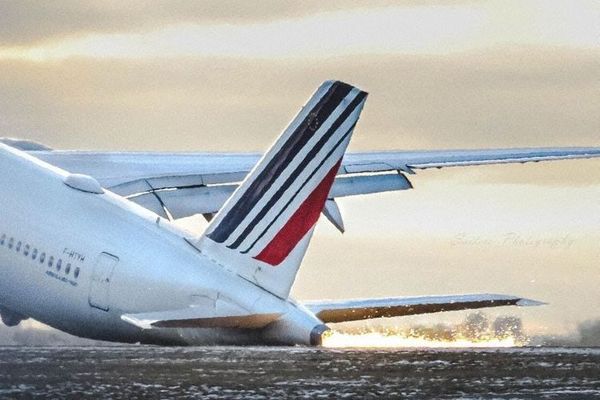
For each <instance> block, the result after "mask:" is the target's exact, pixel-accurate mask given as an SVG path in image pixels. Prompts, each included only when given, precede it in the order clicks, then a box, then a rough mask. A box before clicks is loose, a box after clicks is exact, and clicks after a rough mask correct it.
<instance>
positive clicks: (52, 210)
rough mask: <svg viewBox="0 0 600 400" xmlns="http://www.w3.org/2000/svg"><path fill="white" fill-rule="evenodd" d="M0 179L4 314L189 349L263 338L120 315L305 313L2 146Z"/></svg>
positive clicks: (160, 225)
mask: <svg viewBox="0 0 600 400" xmlns="http://www.w3.org/2000/svg"><path fill="white" fill-rule="evenodd" d="M0 171H1V172H0V199H1V202H0V216H1V217H0V236H1V235H2V234H6V235H7V239H6V243H5V244H4V245H3V246H0V305H2V306H4V307H6V308H7V309H10V310H12V311H14V312H17V313H20V314H23V315H25V316H28V317H31V318H33V319H36V320H38V321H41V322H43V323H45V324H48V325H50V326H52V327H55V328H57V329H60V330H63V331H66V332H69V333H72V334H74V335H77V336H82V337H88V338H93V339H102V340H112V341H123V342H152V343H186V344H192V343H194V344H195V343H206V342H210V343H231V342H235V343H239V342H242V343H243V342H256V341H257V340H261V339H260V338H257V336H256V332H253V331H239V330H238V331H236V330H218V331H215V330H209V329H157V330H155V329H152V330H141V329H138V328H136V327H133V326H131V325H130V324H128V323H126V322H124V321H122V320H121V315H122V314H125V313H142V312H153V311H164V310H175V309H182V308H185V307H189V306H190V304H194V302H195V301H197V299H199V298H206V297H211V298H214V297H217V296H226V297H227V298H228V299H230V301H231V302H233V303H235V304H236V305H238V306H240V307H241V308H243V309H246V310H248V311H249V312H261V311H262V310H268V311H272V310H274V309H278V310H282V311H283V312H284V313H292V314H293V313H298V312H300V313H304V310H302V309H301V308H300V307H297V306H296V305H295V303H293V301H291V300H282V299H279V298H277V297H275V296H273V295H271V294H270V293H268V292H266V291H264V290H263V289H261V288H259V287H257V286H255V285H254V284H252V283H250V282H248V281H246V280H243V279H241V278H239V277H237V276H235V275H233V274H231V273H230V272H227V271H225V270H224V269H223V268H220V267H219V266H218V265H216V264H214V263H213V261H211V260H209V259H208V258H206V257H205V256H203V255H202V254H201V253H199V252H198V251H197V250H196V249H195V248H193V247H192V246H190V245H189V244H188V243H187V242H186V241H185V240H184V238H183V237H184V235H185V233H184V232H183V231H181V230H179V228H177V227H175V226H174V225H172V224H170V223H169V222H168V221H166V220H162V219H160V220H159V219H158V216H157V215H156V214H153V213H151V212H149V211H147V210H146V209H144V208H142V207H140V206H137V205H135V204H133V203H131V202H129V201H127V200H125V199H123V198H121V197H119V196H117V195H115V194H113V193H111V192H108V191H106V192H105V193H104V194H93V193H86V192H82V191H79V190H77V189H73V188H71V187H69V186H67V185H65V184H64V183H63V179H64V178H65V176H67V175H68V173H67V172H65V171H63V170H60V169H58V168H55V167H53V166H50V165H48V164H45V163H43V162H41V161H39V160H38V159H36V158H33V157H31V156H28V155H27V154H25V153H23V152H21V151H18V150H15V149H12V148H10V147H8V146H5V145H2V144H0ZM11 237H12V238H14V241H15V245H16V243H17V242H18V241H20V242H21V249H20V251H19V252H17V251H16V248H15V245H13V248H12V249H9V248H8V240H9V239H10V238H11ZM26 245H29V254H28V255H27V256H25V255H24V247H25V246H26ZM34 249H37V253H38V254H37V258H36V259H35V260H34V259H33V257H32V252H33V251H34ZM103 252H105V253H108V254H111V255H114V256H115V257H118V259H119V261H118V263H117V265H116V267H115V269H114V273H113V275H112V277H111V278H110V290H109V294H110V298H109V306H110V308H109V310H108V311H103V310H100V309H97V308H94V307H92V306H90V303H89V293H90V284H91V277H92V272H93V269H94V265H95V262H96V260H97V259H98V257H99V255H100V254H101V253H103ZM41 253H45V254H46V259H45V261H44V263H43V264H42V263H40V255H41ZM50 257H54V263H53V266H52V267H50V266H49V265H48V261H49V258H50ZM58 259H62V268H61V270H60V271H57V269H56V263H57V261H58ZM67 263H71V264H72V267H71V271H70V273H69V274H66V273H65V266H66V264H67ZM76 267H78V268H79V269H80V273H79V276H78V277H77V278H75V277H74V270H75V268H76Z"/></svg>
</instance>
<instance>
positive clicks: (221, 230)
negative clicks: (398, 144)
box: [195, 81, 367, 298]
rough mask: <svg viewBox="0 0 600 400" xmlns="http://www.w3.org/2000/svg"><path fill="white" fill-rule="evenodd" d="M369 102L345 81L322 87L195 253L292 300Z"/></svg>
mask: <svg viewBox="0 0 600 400" xmlns="http://www.w3.org/2000/svg"><path fill="white" fill-rule="evenodd" d="M366 96H367V93H366V92H363V91H361V90H360V89H357V88H355V87H353V86H350V85H348V84H346V83H343V82H339V81H327V82H325V83H323V84H322V85H321V86H320V87H319V89H317V91H316V92H315V93H314V95H313V96H312V97H311V99H310V100H309V101H308V103H307V104H306V105H305V106H304V107H303V108H302V110H301V111H300V113H299V114H298V115H297V116H296V118H294V119H293V120H292V122H291V123H290V124H289V126H288V127H287V128H286V129H285V130H284V131H283V133H282V134H281V136H280V137H279V138H278V139H277V141H276V142H275V143H274V144H273V145H272V146H271V148H270V149H269V150H268V151H267V152H266V154H265V155H264V156H263V158H262V159H261V160H260V161H259V162H258V163H257V165H256V166H255V167H254V169H253V170H252V171H251V172H250V174H249V175H248V176H247V177H246V179H245V180H244V182H242V184H241V185H240V186H239V188H238V189H237V190H236V191H235V192H234V193H233V194H232V196H231V198H229V200H228V201H227V202H226V203H225V205H224V206H223V207H222V208H221V211H220V212H219V213H218V214H217V216H216V217H215V219H214V220H213V221H212V222H211V224H210V225H209V227H208V228H207V230H206V233H205V234H204V235H203V236H202V237H201V238H200V239H199V240H198V241H197V242H196V243H195V246H196V247H197V248H198V249H199V250H200V251H201V252H202V253H204V254H206V255H207V256H208V257H210V258H212V259H213V260H215V261H216V262H217V263H218V264H220V265H222V266H223V267H224V268H226V269H229V270H231V271H232V272H234V273H236V274H238V275H240V276H242V277H243V278H245V279H247V280H249V281H252V282H254V283H256V284H257V285H259V286H261V287H263V288H264V289H266V290H268V291H269V292H271V293H273V294H275V295H277V296H280V297H282V298H287V296H288V295H289V291H290V289H291V286H292V284H293V282H294V279H295V277H296V273H297V272H298V268H299V267H300V263H301V261H302V259H303V257H304V254H305V253H306V249H307V247H308V243H309V241H310V238H311V236H312V233H313V230H314V227H315V224H316V223H317V220H318V218H319V215H320V213H321V211H322V210H323V206H324V204H325V201H326V200H327V196H328V194H329V191H330V189H331V186H332V184H333V182H334V179H335V176H336V175H337V172H338V169H339V168H340V164H341V161H342V157H343V156H344V153H345V151H346V147H347V146H348V142H349V141H350V137H351V135H352V131H353V129H354V127H355V125H356V123H357V121H358V117H359V115H360V112H361V110H362V108H363V105H364V103H365V99H366Z"/></svg>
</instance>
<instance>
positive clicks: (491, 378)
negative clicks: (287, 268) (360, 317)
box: [0, 346, 600, 399]
mask: <svg viewBox="0 0 600 400" xmlns="http://www.w3.org/2000/svg"><path fill="white" fill-rule="evenodd" d="M84 396H85V398H113V399H147V398H151V399H152V398H157V399H158V398H192V399H194V398H198V399H199V398H203V399H204V398H209V399H217V398H219V399H220V398H226V399H249V398H250V399H266V398H269V399H272V398H415V399H416V398H419V399H420V398H440V399H459V398H460V399H478V398H485V399H492V398H493V399H584V398H600V349H568V348H516V349H514V348H513V349H497V350H496V349H476V350H475V349H473V350H465V349H448V350H443V349H441V350H440V349H435V350H433V349H423V350H415V349H402V350H399V349H393V350H340V349H336V350H332V349H315V348H301V347H289V348H262V347H253V348H240V347H208V348H206V347H202V348H198V347H196V348H180V347H177V348H161V347H148V346H114V347H62V348H61V347H37V348H36V347H0V398H16V399H20V398H73V399H79V398H83V397H84Z"/></svg>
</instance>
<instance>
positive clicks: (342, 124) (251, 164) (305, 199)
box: [0, 81, 600, 346]
mask: <svg viewBox="0 0 600 400" xmlns="http://www.w3.org/2000/svg"><path fill="white" fill-rule="evenodd" d="M366 98H367V93H366V92H365V91H363V90H361V89H359V88H357V87H354V86H352V85H349V84H346V83H343V82H341V81H326V82H324V83H323V84H322V85H321V86H320V87H319V88H318V89H317V91H316V92H315V93H314V94H313V95H312V97H310V99H309V100H308V102H307V103H306V104H305V106H304V107H303V108H302V109H301V110H300V111H299V113H298V114H297V115H296V117H295V118H294V119H293V120H292V121H291V122H290V123H289V125H288V126H287V128H286V129H285V130H284V131H283V133H282V134H281V135H280V136H279V137H278V139H277V140H276V141H275V143H274V144H273V145H272V146H271V147H270V148H269V150H268V151H267V152H266V153H265V154H264V155H259V154H241V153H234V154H227V153H221V154H210V153H136V152H82V151H59V150H52V149H49V148H47V147H45V146H43V145H41V144H37V143H34V142H30V141H26V140H14V139H3V140H2V143H0V171H2V173H0V188H1V189H0V190H1V195H0V206H1V214H2V218H1V219H0V265H1V268H0V314H1V317H2V321H3V322H4V323H5V324H6V325H8V326H16V325H18V324H19V323H20V322H21V321H23V320H25V319H28V318H32V319H35V320H37V321H40V322H42V323H44V324H47V325H49V326H51V327H54V328H56V329H59V330H61V331H64V332H67V333H70V334H72V335H76V336H80V337H84V338H90V339H98V340H105V341H115V342H126V343H147V344H159V345H199V344H236V345H244V344H260V345H263V344H265V345H313V346H318V345H321V344H322V341H323V338H324V337H326V335H328V334H329V332H330V327H329V326H328V324H331V323H339V322H345V321H358V320H365V319H371V318H383V317H397V316H405V315H415V314H425V313H436V312H441V311H453V310H466V309H477V308H483V307H498V306H526V305H537V304H540V303H539V302H536V301H533V300H529V299H526V298H523V297H519V296H512V295H501V294H467V295H444V296H420V297H392V298H379V299H352V300H335V301H333V300H319V301H310V302H299V301H296V300H294V299H293V298H291V297H290V290H291V288H292V285H293V283H294V280H295V277H296V274H297V273H298V270H299V268H300V265H301V263H302V259H303V257H304V255H305V253H306V251H307V248H308V245H309V242H310V240H311V238H312V235H313V232H314V229H315V225H316V223H317V221H318V219H319V217H320V215H321V214H323V215H325V217H326V218H327V219H328V220H330V221H331V222H332V223H333V224H334V225H335V226H336V227H337V228H338V229H339V230H341V231H343V230H344V224H343V220H342V218H341V213H340V211H339V209H338V207H337V205H336V202H335V199H336V198H340V197H345V196H355V195H364V194H370V193H379V192H384V191H398V190H409V189H412V184H411V182H410V181H409V179H408V177H407V176H408V175H413V174H414V173H415V171H417V170H420V169H426V168H442V167H451V166H470V165H482V164H498V163H524V162H536V161H546V160H562V159H576V158H593V157H600V148H593V147H590V148H540V149H500V150H461V151H456V150H455V151H409V152H406V151H405V152H398V151H397V152H371V153H354V154H346V148H347V146H348V143H349V141H350V138H351V136H352V133H353V130H354V128H355V126H356V124H357V122H358V119H359V115H360V113H361V111H362V109H363V106H364V104H365V101H366ZM198 214H202V215H204V216H205V217H206V219H207V220H209V224H208V227H207V228H206V230H205V231H203V232H202V233H201V234H191V233H190V231H189V230H185V229H183V228H181V227H180V226H178V225H177V224H176V220H177V219H180V218H184V217H188V216H192V215H198Z"/></svg>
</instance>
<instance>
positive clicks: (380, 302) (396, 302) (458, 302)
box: [304, 294, 544, 323]
mask: <svg viewBox="0 0 600 400" xmlns="http://www.w3.org/2000/svg"><path fill="white" fill-rule="evenodd" d="M542 304H544V303H541V302H538V301H534V300H529V299H525V298H522V297H517V296H506V295H501V294H467V295H458V296H421V297H390V298H383V299H355V300H339V301H328V300H326V301H311V302H306V303H304V306H306V307H307V308H308V309H309V310H310V311H312V312H313V313H314V314H315V315H316V316H317V317H318V318H319V319H320V320H321V321H323V322H324V323H335V322H347V321H359V320H363V319H372V318H382V317H383V318H389V317H400V316H406V315H416V314H430V313H436V312H442V311H457V310H471V309H477V308H487V307H500V306H537V305H542Z"/></svg>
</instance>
